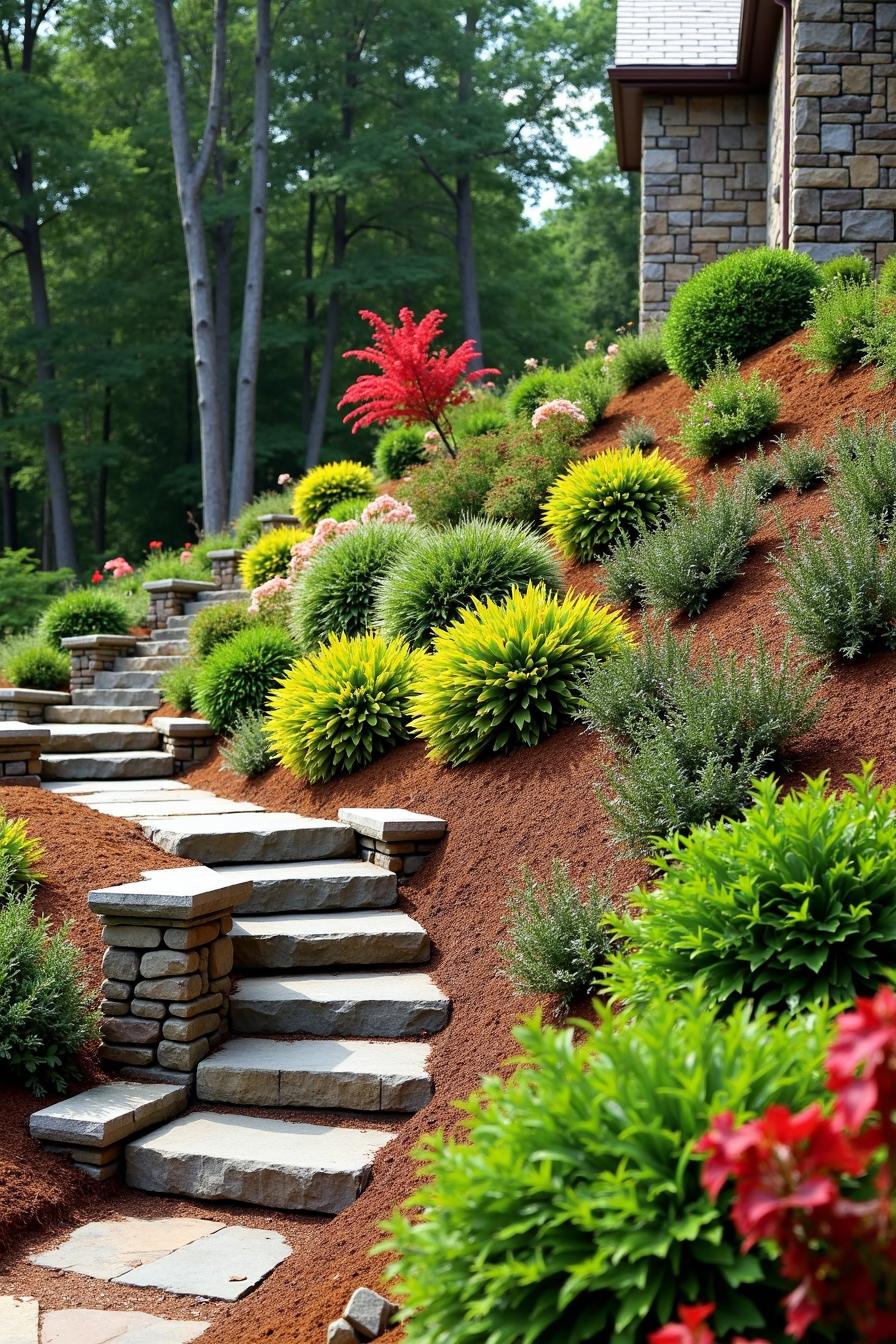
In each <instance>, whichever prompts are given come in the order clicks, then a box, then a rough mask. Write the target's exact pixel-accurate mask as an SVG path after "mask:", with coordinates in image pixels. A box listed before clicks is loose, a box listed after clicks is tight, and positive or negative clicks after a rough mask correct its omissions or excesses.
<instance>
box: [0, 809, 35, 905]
mask: <svg viewBox="0 0 896 1344" xmlns="http://www.w3.org/2000/svg"><path fill="white" fill-rule="evenodd" d="M43 856H44V847H43V844H42V843H41V841H40V840H38V839H37V838H36V837H34V836H31V835H29V834H28V823H27V821H25V820H24V819H23V818H21V817H20V818H18V819H17V820H11V819H10V818H9V817H7V816H5V815H4V813H3V812H2V811H0V905H2V903H3V899H4V898H5V897H6V896H8V895H9V894H10V892H21V891H23V890H24V889H25V888H26V887H28V886H29V885H30V884H31V883H33V882H39V881H40V880H41V878H42V877H43V873H41V872H40V871H39V870H38V864H39V863H40V861H41V859H42V858H43Z"/></svg>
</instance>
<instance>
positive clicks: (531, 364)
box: [523, 355, 538, 373]
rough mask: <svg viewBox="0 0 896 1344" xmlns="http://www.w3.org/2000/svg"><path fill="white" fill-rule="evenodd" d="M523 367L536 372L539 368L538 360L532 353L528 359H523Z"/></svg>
mask: <svg viewBox="0 0 896 1344" xmlns="http://www.w3.org/2000/svg"><path fill="white" fill-rule="evenodd" d="M523 368H524V369H525V370H526V371H527V372H528V373H534V372H535V370H536V369H537V368H538V360H537V359H533V358H532V356H531V355H530V356H529V358H528V359H524V360H523Z"/></svg>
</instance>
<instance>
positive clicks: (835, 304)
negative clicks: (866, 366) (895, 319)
mask: <svg viewBox="0 0 896 1344" xmlns="http://www.w3.org/2000/svg"><path fill="white" fill-rule="evenodd" d="M876 312H877V295H876V293H875V290H874V286H873V285H871V284H868V283H864V282H857V281H855V280H852V279H844V278H842V277H838V278H837V279H835V280H833V281H832V282H831V284H829V285H825V286H824V288H823V289H819V290H816V292H815V294H814V296H813V312H812V316H811V317H810V318H809V319H808V320H807V321H806V322H805V323H804V324H803V325H804V326H805V327H806V330H807V331H808V333H809V334H808V336H807V338H806V340H805V341H802V342H800V344H799V345H796V346H794V349H795V350H796V352H797V354H798V355H799V356H800V357H801V358H802V359H805V360H806V361H807V363H809V364H811V365H813V367H814V368H815V369H817V370H818V371H819V372H820V373H833V372H834V371H835V370H836V369H844V368H846V366H847V365H848V364H853V363H854V362H855V361H856V360H857V359H859V358H860V357H861V355H862V354H863V353H864V351H865V347H866V345H867V343H868V336H869V333H870V331H871V328H872V327H873V325H874V320H875V315H876Z"/></svg>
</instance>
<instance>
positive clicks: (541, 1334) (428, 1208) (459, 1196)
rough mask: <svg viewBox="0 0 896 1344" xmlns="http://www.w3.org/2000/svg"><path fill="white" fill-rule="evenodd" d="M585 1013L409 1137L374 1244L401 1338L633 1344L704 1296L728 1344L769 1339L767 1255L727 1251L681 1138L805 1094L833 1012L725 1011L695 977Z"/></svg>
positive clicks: (412, 1343) (538, 1029)
mask: <svg viewBox="0 0 896 1344" xmlns="http://www.w3.org/2000/svg"><path fill="white" fill-rule="evenodd" d="M596 1015H597V1019H598V1020H597V1023H596V1025H592V1024H591V1023H587V1024H584V1023H583V1024H581V1025H580V1026H579V1027H578V1028H577V1029H576V1030H575V1031H574V1030H573V1028H567V1029H565V1030H562V1031H550V1030H547V1029H546V1028H545V1027H544V1026H543V1024H542V1022H541V1020H540V1019H539V1018H538V1017H535V1018H532V1019H531V1020H530V1021H529V1022H527V1023H526V1024H525V1025H524V1026H522V1027H519V1028H517V1030H516V1032H515V1035H516V1039H517V1041H518V1043H519V1045H520V1048H521V1050H522V1052H523V1056H522V1059H521V1060H520V1061H519V1062H520V1067H519V1068H517V1070H516V1072H514V1073H513V1074H512V1075H511V1076H510V1077H509V1078H504V1077H502V1078H498V1077H492V1078H487V1079H486V1080H485V1081H484V1082H483V1084H482V1087H481V1088H480V1090H479V1091H478V1092H477V1093H476V1094H474V1096H473V1097H471V1098H470V1099H469V1100H468V1101H466V1102H465V1103H463V1106H462V1110H463V1114H464V1125H465V1129H466V1133H465V1134H464V1135H463V1136H462V1137H461V1138H448V1137H446V1135H445V1134H444V1133H442V1132H439V1133H436V1134H430V1135H427V1136H426V1137H425V1138H424V1139H423V1141H422V1143H421V1145H420V1148H419V1150H418V1161H419V1162H420V1167H419V1173H418V1174H419V1178H420V1186H419V1188H418V1189H417V1190H416V1191H415V1192H414V1193H413V1194H412V1195H411V1196H410V1197H409V1199H408V1200H407V1201H406V1204H405V1206H404V1208H405V1210H406V1212H403V1213H402V1212H397V1213H395V1214H394V1215H393V1217H392V1219H391V1220H390V1223H389V1241H388V1242H387V1244H386V1246H385V1247H384V1249H387V1250H390V1251H391V1252H392V1254H393V1257H394V1263H393V1266H392V1270H393V1273H394V1275H395V1279H396V1283H395V1289H396V1291H397V1292H399V1293H400V1294H401V1295H402V1296H403V1298H404V1304H405V1307H406V1311H407V1319H406V1320H405V1321H404V1324H403V1328H404V1330H405V1336H406V1339H407V1340H408V1344H520V1341H523V1340H525V1341H527V1344H560V1342H561V1341H562V1344H644V1341H645V1340H646V1338H647V1332H648V1331H649V1330H651V1329H652V1328H654V1327H656V1326H659V1325H661V1324H662V1323H664V1322H665V1321H667V1320H668V1319H669V1317H670V1316H671V1315H672V1309H673V1307H674V1304H675V1303H676V1302H678V1301H680V1300H685V1301H689V1302H714V1303H716V1304H717V1313H716V1314H717V1322H718V1326H719V1330H720V1336H721V1338H723V1339H728V1337H729V1332H731V1331H735V1332H742V1331H745V1330H752V1329H754V1328H758V1327H763V1328H765V1329H766V1330H767V1331H770V1332H771V1333H772V1335H773V1337H774V1338H775V1339H781V1338H783V1329H782V1327H783V1314H782V1312H781V1310H780V1308H779V1305H778V1303H779V1299H780V1296H781V1288H780V1280H779V1277H778V1271H777V1267H776V1264H775V1261H774V1259H773V1256H772V1254H771V1253H770V1252H769V1251H768V1249H767V1248H766V1247H765V1246H764V1245H763V1244H762V1243H759V1244H758V1245H756V1246H754V1247H753V1248H752V1249H751V1250H749V1251H748V1252H747V1253H746V1254H744V1253H743V1252H742V1249H741V1243H740V1237H739V1236H738V1234H737V1232H736V1230H735V1229H734V1227H733V1226H732V1225H731V1221H730V1201H731V1194H730V1192H725V1193H723V1194H722V1196H721V1198H720V1199H719V1202H718V1203H714V1202H713V1200H711V1199H710V1197H709V1195H708V1194H707V1193H706V1191H705V1190H704V1188H703V1186H702V1184H701V1173H702V1171H703V1165H704V1164H703V1158H702V1156H701V1155H700V1154H699V1153H698V1152H697V1151H696V1146H697V1143H698V1141H699V1140H700V1138H701V1137H702V1136H703V1134H704V1133H705V1131H706V1129H707V1128H708V1126H709V1123H710V1121H711V1119H712V1118H713V1117H715V1116H717V1115H718V1114H719V1113H720V1112H723V1111H726V1110H732V1111H734V1112H735V1113H736V1115H737V1116H738V1117H739V1118H744V1119H746V1118H749V1117H753V1116H755V1115H757V1114H759V1113H760V1112H762V1111H763V1110H764V1109H765V1107H766V1106H768V1105H770V1104H773V1103H780V1104H782V1105H786V1106H793V1107H802V1106H805V1105H807V1104H809V1103H810V1102H812V1101H813V1100H815V1099H816V1098H818V1097H820V1096H821V1095H822V1091H823V1087H824V1068H823V1061H824V1056H825V1051H826V1048H827V1045H828V1041H829V1039H830V1036H831V1018H832V1013H831V1012H830V1011H829V1010H827V1009H824V1008H820V1009H817V1010H815V1011H813V1012H810V1013H804V1014H802V1015H800V1016H799V1017H796V1018H793V1019H792V1020H791V1019H785V1020H782V1021H777V1022H776V1021H775V1020H774V1019H772V1018H770V1017H768V1016H765V1015H759V1014H756V1013H755V1012H754V1011H753V1010H752V1008H751V1006H750V1005H747V1004H744V1005H741V1006H739V1007H738V1008H736V1009H735V1010H734V1011H733V1012H732V1013H731V1014H730V1015H729V1016H728V1017H727V1018H725V1019H720V1018H719V1017H717V1016H716V1014H715V1012H714V1011H713V1008H712V1006H711V1004H710V1003H709V1001H708V999H707V996H706V993H705V991H704V990H702V989H700V988H699V987H697V988H695V989H693V990H690V991H687V992H685V993H684V994H682V996H681V997H680V999H678V1000H670V999H667V998H666V997H664V996H659V997H657V998H656V999H654V1000H653V1002H652V1003H651V1004H650V1005H649V1006H648V1007H647V1008H646V1009H645V1010H644V1012H643V1013H640V1014H636V1013H635V1012H633V1011H631V1010H629V1011H626V1012H622V1013H617V1014H614V1013H613V1012H612V1011H611V1010H610V1009H609V1008H606V1007H602V1006H600V1005H597V1007H596Z"/></svg>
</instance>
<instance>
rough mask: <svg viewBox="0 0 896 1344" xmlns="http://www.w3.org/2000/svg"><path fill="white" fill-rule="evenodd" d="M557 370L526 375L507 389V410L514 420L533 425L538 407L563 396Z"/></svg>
mask: <svg viewBox="0 0 896 1344" xmlns="http://www.w3.org/2000/svg"><path fill="white" fill-rule="evenodd" d="M562 395H563V394H562V393H561V391H560V378H559V374H558V371H557V369H551V368H548V367H544V368H540V369H534V370H533V371H532V373H524V374H523V375H522V377H521V378H518V379H517V381H516V382H515V383H511V385H510V387H509V388H508V389H507V410H508V411H509V413H510V415H511V416H512V417H513V419H514V420H525V422H526V423H527V424H529V423H531V420H532V416H533V415H534V414H535V412H536V411H537V409H538V407H539V406H541V405H543V404H544V402H546V401H552V400H553V399H554V398H555V397H559V396H562Z"/></svg>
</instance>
